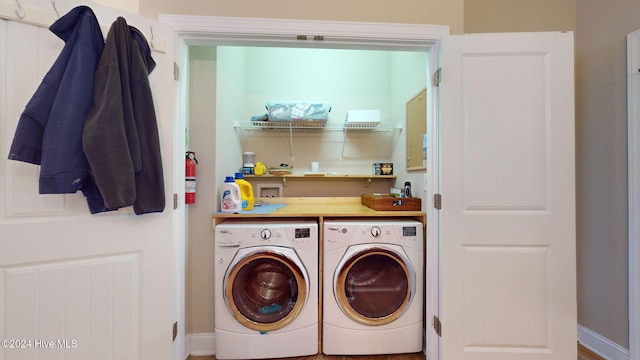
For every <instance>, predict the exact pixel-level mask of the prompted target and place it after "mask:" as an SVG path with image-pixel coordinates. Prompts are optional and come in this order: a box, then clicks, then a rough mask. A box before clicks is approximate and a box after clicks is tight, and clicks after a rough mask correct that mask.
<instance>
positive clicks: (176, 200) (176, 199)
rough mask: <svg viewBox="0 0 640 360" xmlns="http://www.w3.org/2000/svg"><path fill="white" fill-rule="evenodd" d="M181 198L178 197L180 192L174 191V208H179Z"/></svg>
mask: <svg viewBox="0 0 640 360" xmlns="http://www.w3.org/2000/svg"><path fill="white" fill-rule="evenodd" d="M179 199H180V198H179V197H178V193H173V210H175V209H177V208H178V200H179Z"/></svg>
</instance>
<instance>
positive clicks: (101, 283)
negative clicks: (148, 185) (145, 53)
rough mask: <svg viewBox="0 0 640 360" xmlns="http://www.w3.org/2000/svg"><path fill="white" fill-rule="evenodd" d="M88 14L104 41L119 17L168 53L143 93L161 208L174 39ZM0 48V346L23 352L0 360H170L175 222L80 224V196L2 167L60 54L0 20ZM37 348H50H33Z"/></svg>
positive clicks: (169, 32) (124, 217)
mask: <svg viewBox="0 0 640 360" xmlns="http://www.w3.org/2000/svg"><path fill="white" fill-rule="evenodd" d="M26 3H28V1H26ZM80 3H81V2H80V1H76V0H59V1H57V2H56V6H57V8H58V10H59V11H60V13H61V14H65V13H66V12H67V11H69V10H70V9H71V8H73V7H74V6H76V5H78V4H80ZM82 3H83V4H88V3H87V2H82ZM47 4H48V2H47ZM27 5H31V4H27ZM89 6H90V7H91V8H92V9H93V10H94V12H95V13H96V16H97V17H98V20H99V22H100V24H101V27H102V29H103V32H104V33H105V36H106V31H107V30H108V29H109V27H110V26H111V23H112V22H113V21H114V20H115V19H116V18H117V16H123V17H125V19H126V20H127V22H128V24H129V25H131V26H135V27H137V28H138V29H140V30H141V31H142V32H143V33H144V34H145V36H146V37H147V39H148V40H150V38H151V33H150V28H151V27H153V34H154V36H155V37H156V38H161V39H163V40H165V41H166V42H167V46H166V48H167V53H157V52H154V53H152V56H153V58H154V60H155V61H156V64H157V65H156V68H155V70H154V71H153V72H152V74H151V75H150V83H151V87H152V93H153V95H154V102H155V107H156V115H157V118H158V130H159V133H160V143H161V151H162V158H163V168H164V179H165V189H166V194H165V197H166V199H171V198H172V197H173V195H172V193H173V192H174V184H175V183H176V182H175V177H174V173H175V170H174V169H175V168H176V166H175V164H174V156H173V154H174V153H175V150H174V144H176V142H175V141H174V131H173V127H174V110H173V109H174V101H173V100H174V87H175V82H174V80H173V36H174V35H173V29H172V28H171V27H169V26H167V25H162V24H160V23H158V22H154V21H150V20H146V19H144V18H141V17H139V16H137V15H132V14H124V13H123V12H121V11H118V10H115V9H110V8H107V7H104V6H99V5H97V4H89ZM51 11H53V10H52V9H51ZM0 45H4V46H2V48H3V49H4V50H3V56H2V60H0V97H1V98H2V100H0V104H2V105H3V106H2V107H0V152H1V153H2V154H0V234H2V235H0V339H22V340H25V341H27V340H30V341H31V343H30V347H28V348H20V349H17V348H4V347H3V348H1V349H0V359H62V358H65V359H89V358H90V359H172V358H174V355H173V352H174V349H173V346H172V341H171V340H172V338H171V333H172V325H173V322H174V321H175V320H174V319H175V316H176V314H175V308H174V301H175V293H174V283H173V281H174V269H175V266H176V265H175V264H174V258H173V251H174V233H175V228H176V226H177V225H176V224H178V223H177V222H174V221H178V222H179V221H180V220H179V218H178V217H175V218H174V216H175V212H174V211H173V210H172V208H171V205H170V203H169V202H168V205H167V207H166V208H165V210H164V212H162V213H155V214H146V215H142V216H136V215H134V214H133V211H130V210H129V209H124V210H123V211H118V212H112V213H104V214H100V215H90V214H89V211H88V208H87V204H86V201H85V199H84V196H83V195H82V194H81V193H77V194H69V195H39V194H38V170H39V168H38V166H36V165H32V164H26V163H20V162H16V161H8V160H6V159H7V154H8V150H9V146H10V144H11V141H12V139H13V134H14V131H15V128H16V125H17V121H18V118H19V116H20V114H21V112H22V110H23V109H24V106H25V105H26V103H27V102H28V100H29V99H30V98H31V96H32V95H33V93H34V91H35V89H36V88H37V86H38V85H39V83H40V81H41V80H42V78H43V76H44V74H45V73H46V72H47V71H48V70H49V68H50V66H51V64H52V63H53V61H54V60H55V59H56V58H57V56H58V54H59V53H60V50H61V49H62V47H63V46H64V43H63V42H62V40H60V39H58V38H57V37H56V36H55V35H53V34H52V33H51V32H50V31H49V30H48V29H47V28H46V27H39V26H34V25H27V24H23V23H18V22H15V21H9V20H0ZM176 146H178V145H176ZM178 225H179V224H178ZM36 340H39V341H41V342H40V343H38V344H36V343H35V341H36ZM51 342H53V343H51ZM46 344H50V345H51V346H48V347H47V348H43V347H42V346H44V345H46ZM182 358H183V357H182Z"/></svg>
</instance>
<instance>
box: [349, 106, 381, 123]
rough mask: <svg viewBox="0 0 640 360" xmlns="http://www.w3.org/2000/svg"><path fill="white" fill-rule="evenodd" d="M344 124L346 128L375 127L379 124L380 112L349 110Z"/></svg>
mask: <svg viewBox="0 0 640 360" xmlns="http://www.w3.org/2000/svg"><path fill="white" fill-rule="evenodd" d="M345 124H346V126H347V127H349V126H351V127H360V126H361V127H375V126H377V125H378V124H380V110H349V111H347V119H346V120H345Z"/></svg>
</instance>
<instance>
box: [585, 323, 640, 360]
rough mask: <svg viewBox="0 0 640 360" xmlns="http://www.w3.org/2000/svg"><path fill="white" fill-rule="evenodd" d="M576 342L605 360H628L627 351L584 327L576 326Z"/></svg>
mask: <svg viewBox="0 0 640 360" xmlns="http://www.w3.org/2000/svg"><path fill="white" fill-rule="evenodd" d="M578 341H579V342H580V344H582V345H583V346H585V347H586V348H588V349H589V350H591V351H593V352H594V353H596V354H598V355H600V356H602V357H603V358H605V359H607V360H629V350H627V349H625V348H624V347H622V346H620V345H618V344H616V343H615V342H613V341H611V340H609V339H607V338H605V337H604V336H602V335H600V334H598V333H596V332H594V331H591V330H589V329H587V328H586V327H584V326H580V325H578Z"/></svg>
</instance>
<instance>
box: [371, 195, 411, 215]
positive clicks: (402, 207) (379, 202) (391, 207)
mask: <svg viewBox="0 0 640 360" xmlns="http://www.w3.org/2000/svg"><path fill="white" fill-rule="evenodd" d="M360 199H361V202H362V205H364V206H366V207H368V208H371V209H373V210H382V211H420V210H422V199H420V198H417V197H411V198H399V197H393V196H391V195H390V194H362V196H361V197H360Z"/></svg>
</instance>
